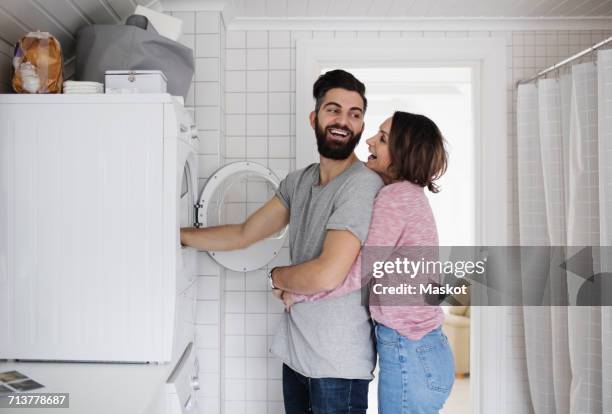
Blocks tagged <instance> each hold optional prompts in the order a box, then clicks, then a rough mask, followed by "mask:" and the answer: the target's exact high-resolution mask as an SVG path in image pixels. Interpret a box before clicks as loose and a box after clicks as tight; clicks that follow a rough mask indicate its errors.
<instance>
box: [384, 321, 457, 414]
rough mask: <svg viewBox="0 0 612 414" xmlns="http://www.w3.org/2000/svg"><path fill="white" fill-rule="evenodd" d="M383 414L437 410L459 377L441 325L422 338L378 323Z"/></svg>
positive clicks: (423, 412)
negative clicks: (411, 337)
mask: <svg viewBox="0 0 612 414" xmlns="http://www.w3.org/2000/svg"><path fill="white" fill-rule="evenodd" d="M376 348H377V350H378V361H379V366H380V373H379V379H378V412H379V414H433V413H438V411H439V410H440V409H441V408H442V406H443V405H444V402H445V401H446V399H447V398H448V396H449V394H450V391H451V388H452V386H453V382H454V381H455V362H454V360H453V354H452V352H451V349H450V346H449V345H448V340H447V339H446V335H444V333H442V329H441V328H440V327H438V328H436V329H434V330H433V331H431V332H429V333H428V334H427V335H425V336H424V337H423V338H421V339H420V340H418V341H412V340H410V339H408V338H406V337H404V336H402V335H400V334H399V333H398V332H397V331H396V330H394V329H391V328H388V327H386V326H384V325H381V324H379V323H377V324H376Z"/></svg>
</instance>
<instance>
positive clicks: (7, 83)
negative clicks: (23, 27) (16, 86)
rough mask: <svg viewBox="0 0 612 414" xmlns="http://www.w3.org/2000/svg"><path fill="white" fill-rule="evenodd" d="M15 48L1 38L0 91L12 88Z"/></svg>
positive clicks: (6, 91) (5, 91)
mask: <svg viewBox="0 0 612 414" xmlns="http://www.w3.org/2000/svg"><path fill="white" fill-rule="evenodd" d="M12 53H13V48H12V46H11V45H9V44H8V43H5V42H4V41H1V40H0V93H8V92H9V91H10V90H11V59H12Z"/></svg>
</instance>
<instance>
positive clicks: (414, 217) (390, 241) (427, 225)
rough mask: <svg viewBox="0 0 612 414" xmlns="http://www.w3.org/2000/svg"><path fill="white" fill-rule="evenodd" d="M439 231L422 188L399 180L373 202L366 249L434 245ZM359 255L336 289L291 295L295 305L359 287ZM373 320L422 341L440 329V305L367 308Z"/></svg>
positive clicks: (344, 292) (385, 189)
mask: <svg viewBox="0 0 612 414" xmlns="http://www.w3.org/2000/svg"><path fill="white" fill-rule="evenodd" d="M437 245H438V232H437V230H436V222H435V220H434V216H433V213H432V211H431V207H430V206H429V202H428V200H427V197H426V196H425V191H424V188H423V187H420V186H418V185H416V184H412V183H410V182H408V181H400V182H397V183H393V184H389V185H387V186H385V187H383V188H382V189H381V190H380V191H379V192H378V195H377V196H376V200H375V201H374V210H373V212H372V221H371V223H370V229H369V232H368V237H367V240H366V242H365V246H388V247H391V246H437ZM361 284H362V280H361V254H360V255H359V256H358V257H357V259H356V260H355V263H353V266H352V267H351V270H350V271H349V273H348V275H347V276H346V278H345V279H344V282H343V283H342V284H340V285H339V286H338V287H337V288H336V289H334V290H332V291H329V292H321V293H316V294H314V295H298V294H293V300H294V302H301V301H314V300H321V299H330V298H334V297H338V296H342V295H345V294H347V293H350V292H353V291H355V290H357V289H360V288H361ZM370 313H371V315H372V318H373V319H374V320H375V321H376V322H379V323H381V324H383V325H385V326H388V327H389V328H392V329H395V330H397V331H398V332H399V333H400V334H401V335H403V336H405V337H407V338H409V339H412V340H418V339H421V338H422V337H423V336H425V334H427V333H428V332H430V331H431V330H432V329H435V328H437V327H438V326H440V324H441V323H442V321H443V319H444V313H443V312H442V309H441V308H440V307H439V306H375V305H371V306H370Z"/></svg>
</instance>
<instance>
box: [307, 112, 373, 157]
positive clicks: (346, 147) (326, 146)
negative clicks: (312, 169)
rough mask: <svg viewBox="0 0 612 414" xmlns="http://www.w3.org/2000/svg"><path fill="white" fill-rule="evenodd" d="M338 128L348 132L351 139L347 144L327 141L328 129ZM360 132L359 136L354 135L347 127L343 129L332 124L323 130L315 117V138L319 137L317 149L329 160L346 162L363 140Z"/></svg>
mask: <svg viewBox="0 0 612 414" xmlns="http://www.w3.org/2000/svg"><path fill="white" fill-rule="evenodd" d="M330 128H336V129H341V130H343V131H346V132H348V133H349V134H350V135H349V139H348V141H346V142H336V141H332V140H328V139H327V129H330ZM362 132H363V131H360V132H359V133H357V134H353V133H352V132H351V130H350V129H348V128H346V127H342V126H340V125H338V124H332V125H330V126H328V127H327V128H325V129H323V128H322V127H321V126H320V125H319V118H318V117H316V116H315V136H316V137H317V148H318V150H319V154H321V156H323V157H325V158H329V159H332V160H345V159H347V158H348V157H349V156H350V155H351V154H352V153H353V150H354V149H355V147H356V146H357V144H358V143H359V140H360V139H361V133H362Z"/></svg>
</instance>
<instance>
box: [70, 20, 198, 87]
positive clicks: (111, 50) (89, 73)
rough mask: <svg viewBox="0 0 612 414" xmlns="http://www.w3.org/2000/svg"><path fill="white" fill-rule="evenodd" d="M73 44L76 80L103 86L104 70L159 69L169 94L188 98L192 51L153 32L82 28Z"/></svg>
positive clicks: (127, 28)
mask: <svg viewBox="0 0 612 414" xmlns="http://www.w3.org/2000/svg"><path fill="white" fill-rule="evenodd" d="M76 44H77V45H76V73H75V77H76V80H81V81H92V82H100V83H104V72H106V71H107V70H161V71H162V72H163V73H164V75H166V78H168V92H169V93H170V94H172V95H176V96H182V97H183V98H186V97H187V92H188V91H189V87H190V86H191V80H192V78H193V72H194V60H193V51H192V50H191V49H189V48H188V47H186V46H183V45H181V44H180V43H178V42H175V41H172V40H170V39H168V38H165V37H163V36H160V35H158V34H157V33H156V32H155V31H154V30H143V29H141V28H139V27H136V26H128V25H126V26H121V25H91V26H84V27H82V28H81V29H79V31H78V33H77V39H76Z"/></svg>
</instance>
